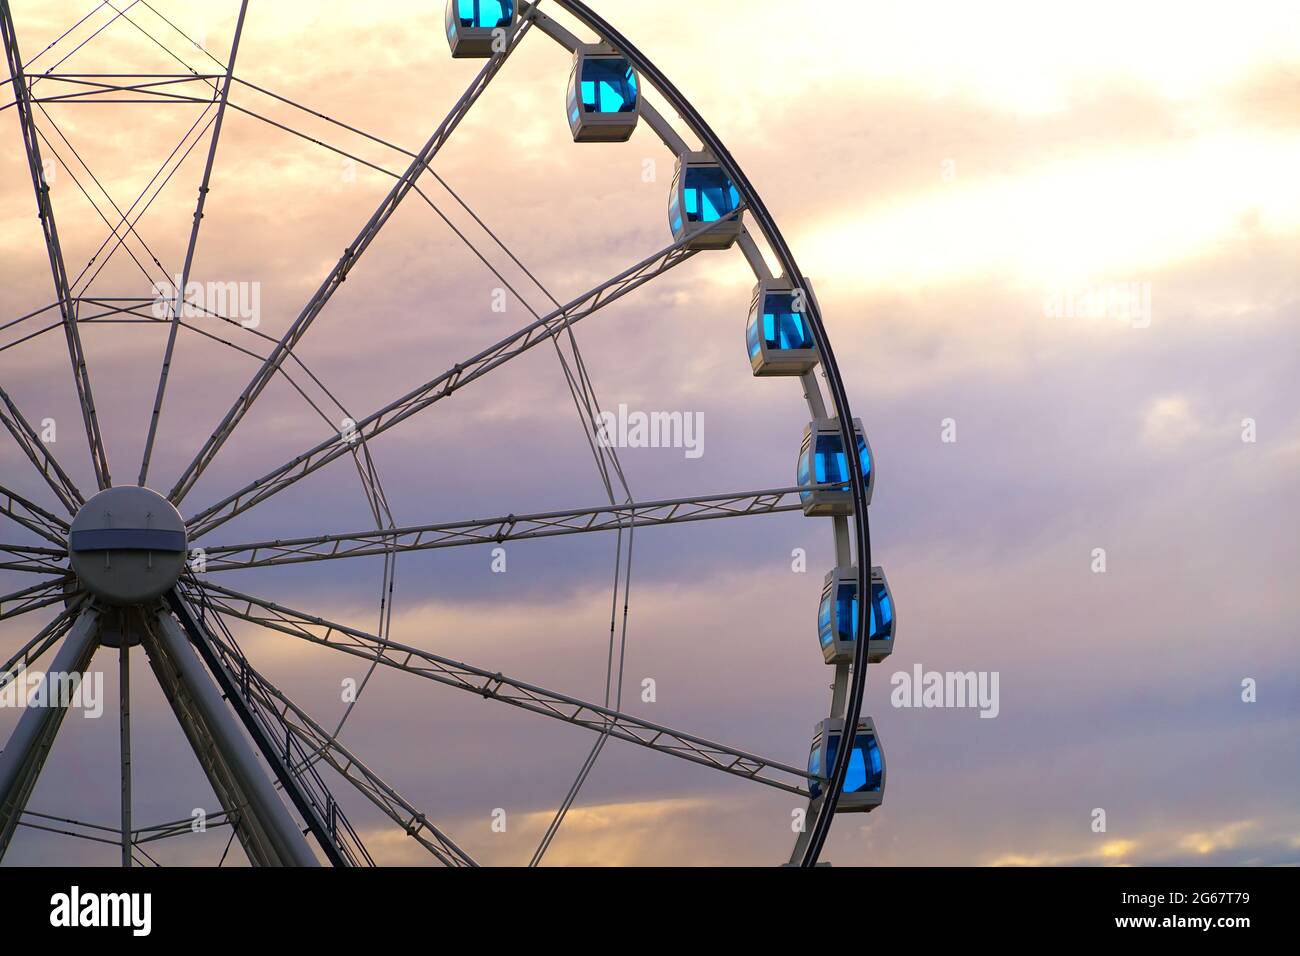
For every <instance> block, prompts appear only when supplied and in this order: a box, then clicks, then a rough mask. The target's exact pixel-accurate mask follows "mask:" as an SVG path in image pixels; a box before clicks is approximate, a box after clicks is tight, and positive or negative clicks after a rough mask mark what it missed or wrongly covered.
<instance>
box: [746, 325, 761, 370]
mask: <svg viewBox="0 0 1300 956" xmlns="http://www.w3.org/2000/svg"><path fill="white" fill-rule="evenodd" d="M745 344H746V345H747V346H749V360H750V361H751V362H752V361H753V360H754V359H756V358H757V357H758V353H759V343H758V323H757V322H750V323H749V325H748V326H746V328H745Z"/></svg>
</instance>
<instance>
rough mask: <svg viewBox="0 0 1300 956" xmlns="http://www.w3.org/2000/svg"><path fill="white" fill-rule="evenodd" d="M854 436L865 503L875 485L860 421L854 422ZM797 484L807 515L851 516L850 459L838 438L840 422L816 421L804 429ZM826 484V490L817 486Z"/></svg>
mask: <svg viewBox="0 0 1300 956" xmlns="http://www.w3.org/2000/svg"><path fill="white" fill-rule="evenodd" d="M853 431H854V433H855V434H856V436H857V443H858V449H857V451H858V453H857V459H858V462H859V465H860V467H861V468H862V477H863V480H864V481H865V483H866V497H867V504H870V503H871V491H872V488H873V486H874V484H875V469H873V468H872V466H871V448H870V446H869V445H868V444H867V437H866V435H865V433H864V432H863V430H862V422H861V421H860V420H859V419H856V418H855V419H854V420H853ZM796 481H797V483H798V485H799V487H800V491H799V498H800V500H801V501H802V502H803V512H804V514H806V515H823V516H825V515H832V516H845V515H851V514H853V492H852V487H851V486H850V484H849V481H850V474H849V458H848V456H847V455H845V454H844V440H843V438H842V436H841V435H840V425H839V420H838V419H835V418H819V419H817V420H816V421H813V422H810V423H809V424H808V426H807V427H806V428H805V429H804V433H803V445H802V446H801V447H800V450H799V467H798V469H797V472H796ZM821 485H826V486H828V487H818V486H821Z"/></svg>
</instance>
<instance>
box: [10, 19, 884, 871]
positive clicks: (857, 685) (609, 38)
mask: <svg viewBox="0 0 1300 956" xmlns="http://www.w3.org/2000/svg"><path fill="white" fill-rule="evenodd" d="M0 2H5V0H0ZM556 3H557V5H559V6H560V7H562V8H564V9H565V10H566V11H568V12H569V13H570V14H572V15H573V16H574V17H575V18H576V19H577V20H578V21H579V22H581V23H583V24H584V25H586V26H587V27H588V28H589V29H591V30H593V32H595V33H596V34H597V35H598V36H599V37H600V39H601V40H602V41H603V42H605V43H608V44H610V45H611V46H612V47H614V48H615V49H616V50H617V51H618V52H620V53H622V54H623V55H624V56H626V57H627V58H628V60H629V61H630V62H632V64H633V65H634V66H635V67H636V68H637V69H638V71H640V72H641V74H642V75H643V76H645V77H646V78H647V79H648V80H649V82H650V83H651V85H652V86H653V87H654V88H655V90H656V91H657V92H658V93H659V95H660V96H662V97H664V98H665V99H666V100H667V101H668V102H669V103H670V105H672V106H673V107H674V109H675V110H676V111H677V113H678V115H679V116H681V118H682V119H683V120H684V121H685V122H686V124H687V126H688V127H689V128H690V131H691V132H692V133H693V134H694V135H695V136H697V137H698V138H699V139H700V141H701V142H702V143H703V144H704V146H705V148H706V150H707V151H709V152H710V153H711V154H712V155H713V157H714V158H715V159H716V160H717V162H718V163H719V164H720V165H721V166H722V167H723V169H724V170H725V171H726V172H727V173H728V175H729V176H730V177H731V178H732V181H733V183H734V184H735V186H736V188H737V189H738V190H739V192H740V193H741V195H742V197H743V200H744V209H745V211H748V212H750V214H751V216H752V217H753V218H754V220H755V221H757V222H758V224H759V226H760V227H761V230H762V235H763V238H764V239H765V241H766V242H767V244H768V245H769V247H770V248H771V250H772V251H773V253H774V254H775V255H776V257H777V259H778V261H779V262H780V264H781V266H782V268H783V270H784V273H785V275H786V276H788V277H790V278H791V279H792V280H797V281H800V282H806V279H805V278H804V277H803V273H802V272H801V271H800V270H799V268H798V266H797V263H796V261H795V259H794V256H793V252H792V251H791V249H790V247H789V245H788V243H787V242H786V240H785V239H784V237H783V236H782V234H781V232H780V229H779V226H778V225H777V223H776V221H775V219H774V218H773V217H772V216H771V214H770V213H769V211H768V210H767V207H766V205H765V204H764V203H763V201H762V199H761V197H760V196H759V194H758V192H757V190H756V189H755V188H754V187H753V185H752V183H751V181H750V180H749V179H748V177H747V176H746V175H745V173H744V171H743V170H742V169H741V167H740V166H739V164H738V162H737V161H736V160H735V159H734V157H733V156H732V154H731V153H730V151H729V150H728V149H727V148H726V146H725V144H723V143H722V141H721V140H720V139H719V138H718V137H717V135H716V134H715V133H714V132H713V130H712V129H711V128H710V127H709V126H708V124H707V122H706V121H705V120H704V119H703V117H702V116H701V115H700V114H699V113H698V111H697V110H695V108H694V107H693V106H692V105H691V104H690V102H689V101H688V100H687V99H686V98H685V97H684V96H683V95H682V94H681V93H680V91H679V90H678V89H677V88H676V87H675V86H674V85H673V84H672V83H671V81H670V80H668V78H667V77H666V76H664V75H663V74H662V72H661V71H659V70H658V68H657V67H656V66H655V65H654V64H653V62H652V61H650V60H649V59H648V58H647V57H646V56H645V55H644V54H642V53H641V52H640V51H639V50H638V49H637V48H636V47H635V46H633V45H632V44H631V42H630V41H628V40H627V39H626V38H625V37H624V36H623V35H622V34H621V33H619V32H618V31H617V30H616V29H615V28H614V27H612V26H611V25H610V24H608V23H607V22H606V21H605V20H603V19H602V18H601V17H600V16H599V15H598V14H596V13H595V11H593V10H592V9H591V8H590V7H589V6H588V5H587V4H585V3H581V2H577V0H556ZM538 5H539V4H538V3H528V2H523V3H521V4H520V8H521V10H527V11H529V12H530V13H531V15H532V16H531V17H530V19H534V18H536V17H538V16H544V14H539V13H538V11H537V7H538ZM5 6H6V8H7V6H8V4H7V2H5ZM240 23H241V25H242V7H241V16H240ZM232 61H233V57H232ZM232 73H233V62H231V63H230V64H229V68H228V74H227V76H228V78H229V76H230V75H231V74H232ZM228 86H229V79H228V80H227V87H228ZM223 105H224V102H223ZM219 122H220V121H219V118H218V128H219ZM214 148H215V140H214ZM210 166H211V156H210V157H209V168H210ZM187 267H188V262H187ZM807 320H808V323H809V325H810V327H811V330H812V333H813V336H814V339H815V341H816V344H817V347H818V349H819V352H820V359H821V367H822V369H823V372H824V378H825V380H826V381H827V383H828V387H829V389H830V392H831V400H832V404H833V407H834V409H835V417H836V418H837V419H838V424H839V429H840V434H841V440H842V441H843V443H844V447H845V448H851V447H853V446H854V444H855V435H854V431H853V428H854V425H853V417H852V413H851V409H850V407H849V403H848V398H847V393H846V392H845V389H844V384H843V381H842V378H841V376H840V372H839V368H838V364H837V362H836V360H835V357H834V354H833V352H832V349H831V345H830V340H829V335H828V333H827V331H826V329H825V326H824V323H823V319H822V314H821V310H820V306H819V305H818V303H817V301H816V298H815V296H811V295H810V296H809V297H808V299H807ZM172 333H173V335H174V333H175V325H173V327H172ZM83 364H84V363H83ZM74 372H75V369H74ZM164 374H165V372H164ZM818 400H819V401H820V399H818ZM809 402H810V407H811V405H812V399H811V398H809ZM813 411H814V417H816V415H815V411H816V410H815V409H813ZM156 417H157V415H156V410H155V418H154V421H153V423H152V424H151V429H150V437H149V441H148V444H147V446H146V454H145V460H144V463H143V464H142V469H141V485H142V486H143V478H144V474H145V471H146V470H147V465H148V455H149V450H150V449H151V448H152V444H153V435H154V427H153V426H156ZM93 451H94V449H93V448H92V452H93ZM38 467H39V466H38ZM105 472H106V462H105ZM849 472H850V478H849V486H850V492H851V497H852V501H853V511H852V517H853V522H852V524H853V528H854V542H855V544H856V551H855V553H856V554H857V556H858V558H857V561H856V566H857V572H858V578H859V580H858V587H859V593H860V594H864V595H865V594H869V593H870V575H871V560H870V540H869V528H868V518H867V514H868V512H867V506H868V502H869V497H868V492H867V487H866V483H865V481H864V478H863V475H862V474H861V471H860V470H859V469H858V468H856V467H855V468H851V469H849ZM183 479H184V476H182V480H183ZM101 481H102V478H101ZM179 486H180V485H179V482H178V487H179ZM390 516H391V515H390ZM204 530H210V529H209V528H205V529H204ZM867 604H868V602H866V601H862V602H859V608H858V615H859V616H858V620H857V622H856V623H857V627H858V631H857V633H859V634H862V635H865V634H866V633H867V627H866V622H867V614H868V607H867ZM866 643H867V642H866V641H865V640H859V641H857V642H856V647H855V649H854V662H853V664H852V666H851V668H850V669H849V670H848V671H847V673H848V675H849V680H848V682H847V685H846V686H845V687H844V688H843V691H844V693H845V707H844V721H845V727H846V728H852V727H854V726H856V723H857V720H858V718H859V716H860V711H861V704H862V696H863V693H864V687H865V679H866V671H867V659H866V657H867V654H866ZM832 709H833V708H832ZM849 732H851V731H849ZM850 750H851V748H849V747H841V748H840V749H839V752H838V754H837V758H836V763H835V768H834V770H833V772H832V773H831V775H830V778H829V786H828V787H827V790H826V795H825V796H824V797H823V798H820V800H816V799H814V801H813V804H814V805H815V807H816V810H817V816H816V819H815V821H814V824H813V828H812V831H811V837H810V838H809V840H808V841H807V842H806V843H805V845H804V849H803V852H802V854H801V859H800V860H799V862H800V863H801V864H802V865H804V866H810V865H814V864H815V863H816V861H817V858H818V856H819V854H820V852H821V849H822V845H823V844H824V841H825V835H826V832H827V831H828V830H829V826H830V822H831V820H832V819H833V816H834V814H835V809H836V804H837V803H838V800H839V795H840V792H841V788H842V785H843V782H844V777H845V773H846V771H847V767H848V763H849V753H850ZM796 852H798V848H796Z"/></svg>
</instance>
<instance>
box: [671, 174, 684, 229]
mask: <svg viewBox="0 0 1300 956" xmlns="http://www.w3.org/2000/svg"><path fill="white" fill-rule="evenodd" d="M679 181H680V180H679V179H678V178H677V176H674V177H673V189H672V193H671V194H670V196H669V199H668V226H669V228H670V229H672V232H673V235H674V236H678V235H681V231H682V210H681V206H680V204H679V203H678V201H677V184H678V182H679Z"/></svg>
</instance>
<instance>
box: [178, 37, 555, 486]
mask: <svg viewBox="0 0 1300 956" xmlns="http://www.w3.org/2000/svg"><path fill="white" fill-rule="evenodd" d="M530 24H531V20H525V21H524V23H523V24H522V25H521V26H520V28H519V29H518V30H516V31H515V32H514V33H513V34H512V36H511V37H510V42H509V44H508V45H507V46H506V48H505V49H504V50H503V51H501V52H500V53H495V54H493V55H492V57H491V58H489V60H488V62H487V63H485V64H484V65H483V68H482V70H480V71H479V73H478V75H477V76H476V77H475V78H474V81H473V82H472V83H471V84H470V87H469V89H468V90H466V91H465V94H464V95H463V96H462V97H461V98H460V99H459V100H457V102H456V105H455V106H453V107H452V109H451V112H450V113H448V114H447V116H446V118H445V119H444V120H443V121H442V123H441V124H440V125H439V126H438V128H437V129H436V130H434V132H433V135H432V136H430V137H429V141H428V142H427V143H425V145H424V148H423V149H422V150H420V152H419V154H418V155H417V156H416V157H415V158H414V159H413V160H412V161H411V163H410V165H409V166H408V167H407V169H406V173H405V174H404V175H403V176H402V177H401V179H399V180H398V182H397V183H395V184H394V185H393V187H392V189H390V190H389V192H388V195H387V196H385V197H384V200H383V202H381V203H380V204H379V208H378V209H376V210H375V212H374V215H372V216H371V217H370V220H369V221H368V222H367V223H366V224H365V225H364V226H363V227H362V229H361V231H360V232H359V233H358V234H357V237H356V239H354V240H353V242H352V245H350V246H348V248H347V249H345V250H344V251H343V255H342V257H341V258H340V259H339V261H338V263H337V264H336V265H335V266H334V268H333V270H332V271H331V272H330V274H329V276H327V277H326V279H325V282H324V283H323V284H322V285H321V286H320V288H319V289H317V290H316V293H315V295H313V296H312V297H311V299H310V300H309V301H308V303H307V305H306V306H305V307H304V308H303V310H302V312H301V313H299V315H298V318H297V319H295V320H294V322H293V324H292V325H291V326H290V327H289V330H288V331H287V332H285V334H284V337H283V338H282V339H281V340H280V343H279V345H277V346H276V349H275V351H274V352H272V353H271V356H270V357H269V358H268V359H267V360H266V363H265V364H264V365H263V366H262V367H261V368H260V369H259V370H258V371H257V372H256V373H255V374H254V376H253V378H252V380H251V381H250V382H249V383H248V385H247V387H246V388H245V389H244V391H243V392H242V393H241V394H240V396H239V398H237V399H236V400H235V404H234V405H233V406H232V407H231V408H230V410H229V411H228V412H227V413H226V416H225V418H224V419H222V421H221V423H220V424H219V425H218V426H217V428H216V430H215V431H214V432H213V433H212V435H211V437H210V438H209V439H208V440H207V442H206V443H205V444H204V445H203V447H202V448H201V449H200V450H199V453H198V455H197V456H195V458H194V460H193V461H192V462H190V464H189V466H188V467H186V469H185V471H184V472H182V474H181V476H180V478H179V479H177V481H176V484H175V486H174V487H173V488H172V490H171V492H170V493H169V494H168V496H167V497H168V498H169V499H170V500H171V502H172V503H173V504H175V505H177V506H179V505H180V503H181V502H182V501H183V500H184V499H185V496H186V495H187V494H189V492H190V490H191V489H192V488H193V487H194V483H195V482H196V481H198V479H199V477H200V475H202V474H203V470H204V469H205V468H207V466H208V465H209V464H210V463H211V461H212V459H213V458H214V457H215V456H216V454H217V452H218V451H219V450H220V449H221V446H222V445H223V444H225V442H226V440H227V439H228V438H229V437H230V435H231V433H232V432H233V431H234V430H235V428H236V427H238V425H239V423H240V422H241V421H242V420H243V418H244V416H245V415H246V414H248V410H249V408H251V407H252V405H253V402H255V401H256V400H257V397H258V396H259V395H260V394H261V393H262V390H263V389H264V388H266V386H267V384H268V383H269V382H270V381H271V378H272V376H273V375H274V374H275V370H276V368H278V367H279V366H280V365H281V364H282V363H283V362H284V360H285V358H286V356H287V355H288V353H289V352H290V351H291V350H292V349H293V347H294V346H295V345H297V343H298V342H299V340H300V339H301V338H302V337H303V336H304V335H305V334H306V332H307V330H308V328H309V327H310V326H311V324H312V322H313V321H314V320H315V318H316V316H318V315H319V314H320V313H321V311H322V310H323V309H324V308H325V305H326V304H327V303H328V302H329V300H330V298H331V297H332V296H333V295H334V293H335V292H336V291H337V290H338V288H339V286H341V285H342V284H343V282H344V280H346V279H347V276H348V272H350V271H351V269H352V267H353V266H355V265H356V263H357V262H358V261H359V260H360V258H361V256H362V255H363V254H364V253H365V251H366V249H368V248H369V246H370V244H371V243H372V242H373V241H374V239H375V237H376V236H377V235H379V231H380V230H381V229H382V228H383V227H384V225H385V224H386V223H387V222H388V220H389V219H390V218H391V217H392V215H393V213H395V212H396V211H397V207H398V206H399V205H400V204H401V202H402V200H403V199H405V198H406V196H407V195H408V194H409V193H410V192H411V189H412V188H413V187H414V185H415V182H416V179H417V178H418V177H419V175H420V171H421V170H422V169H423V168H424V167H425V166H426V165H427V164H428V163H429V162H430V161H432V159H433V157H434V156H435V155H437V153H438V151H439V150H440V149H441V148H442V147H443V145H444V144H445V143H446V142H447V140H448V139H449V138H450V137H451V134H452V133H453V132H454V131H455V129H456V127H457V126H459V125H460V122H461V120H462V119H464V117H465V116H466V115H467V114H468V113H469V111H470V109H471V108H472V107H473V105H474V104H475V103H476V102H477V101H478V98H479V97H480V96H481V95H482V94H483V92H484V90H486V89H487V86H488V84H489V83H490V82H491V81H492V78H493V77H495V76H496V74H497V73H498V72H499V71H500V69H501V67H502V66H503V65H504V64H505V61H506V59H507V58H508V57H509V56H510V54H511V53H512V52H513V51H514V49H515V48H516V47H517V46H518V45H519V42H520V41H521V40H522V38H523V37H524V35H525V34H527V32H528V28H529V25H530Z"/></svg>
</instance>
